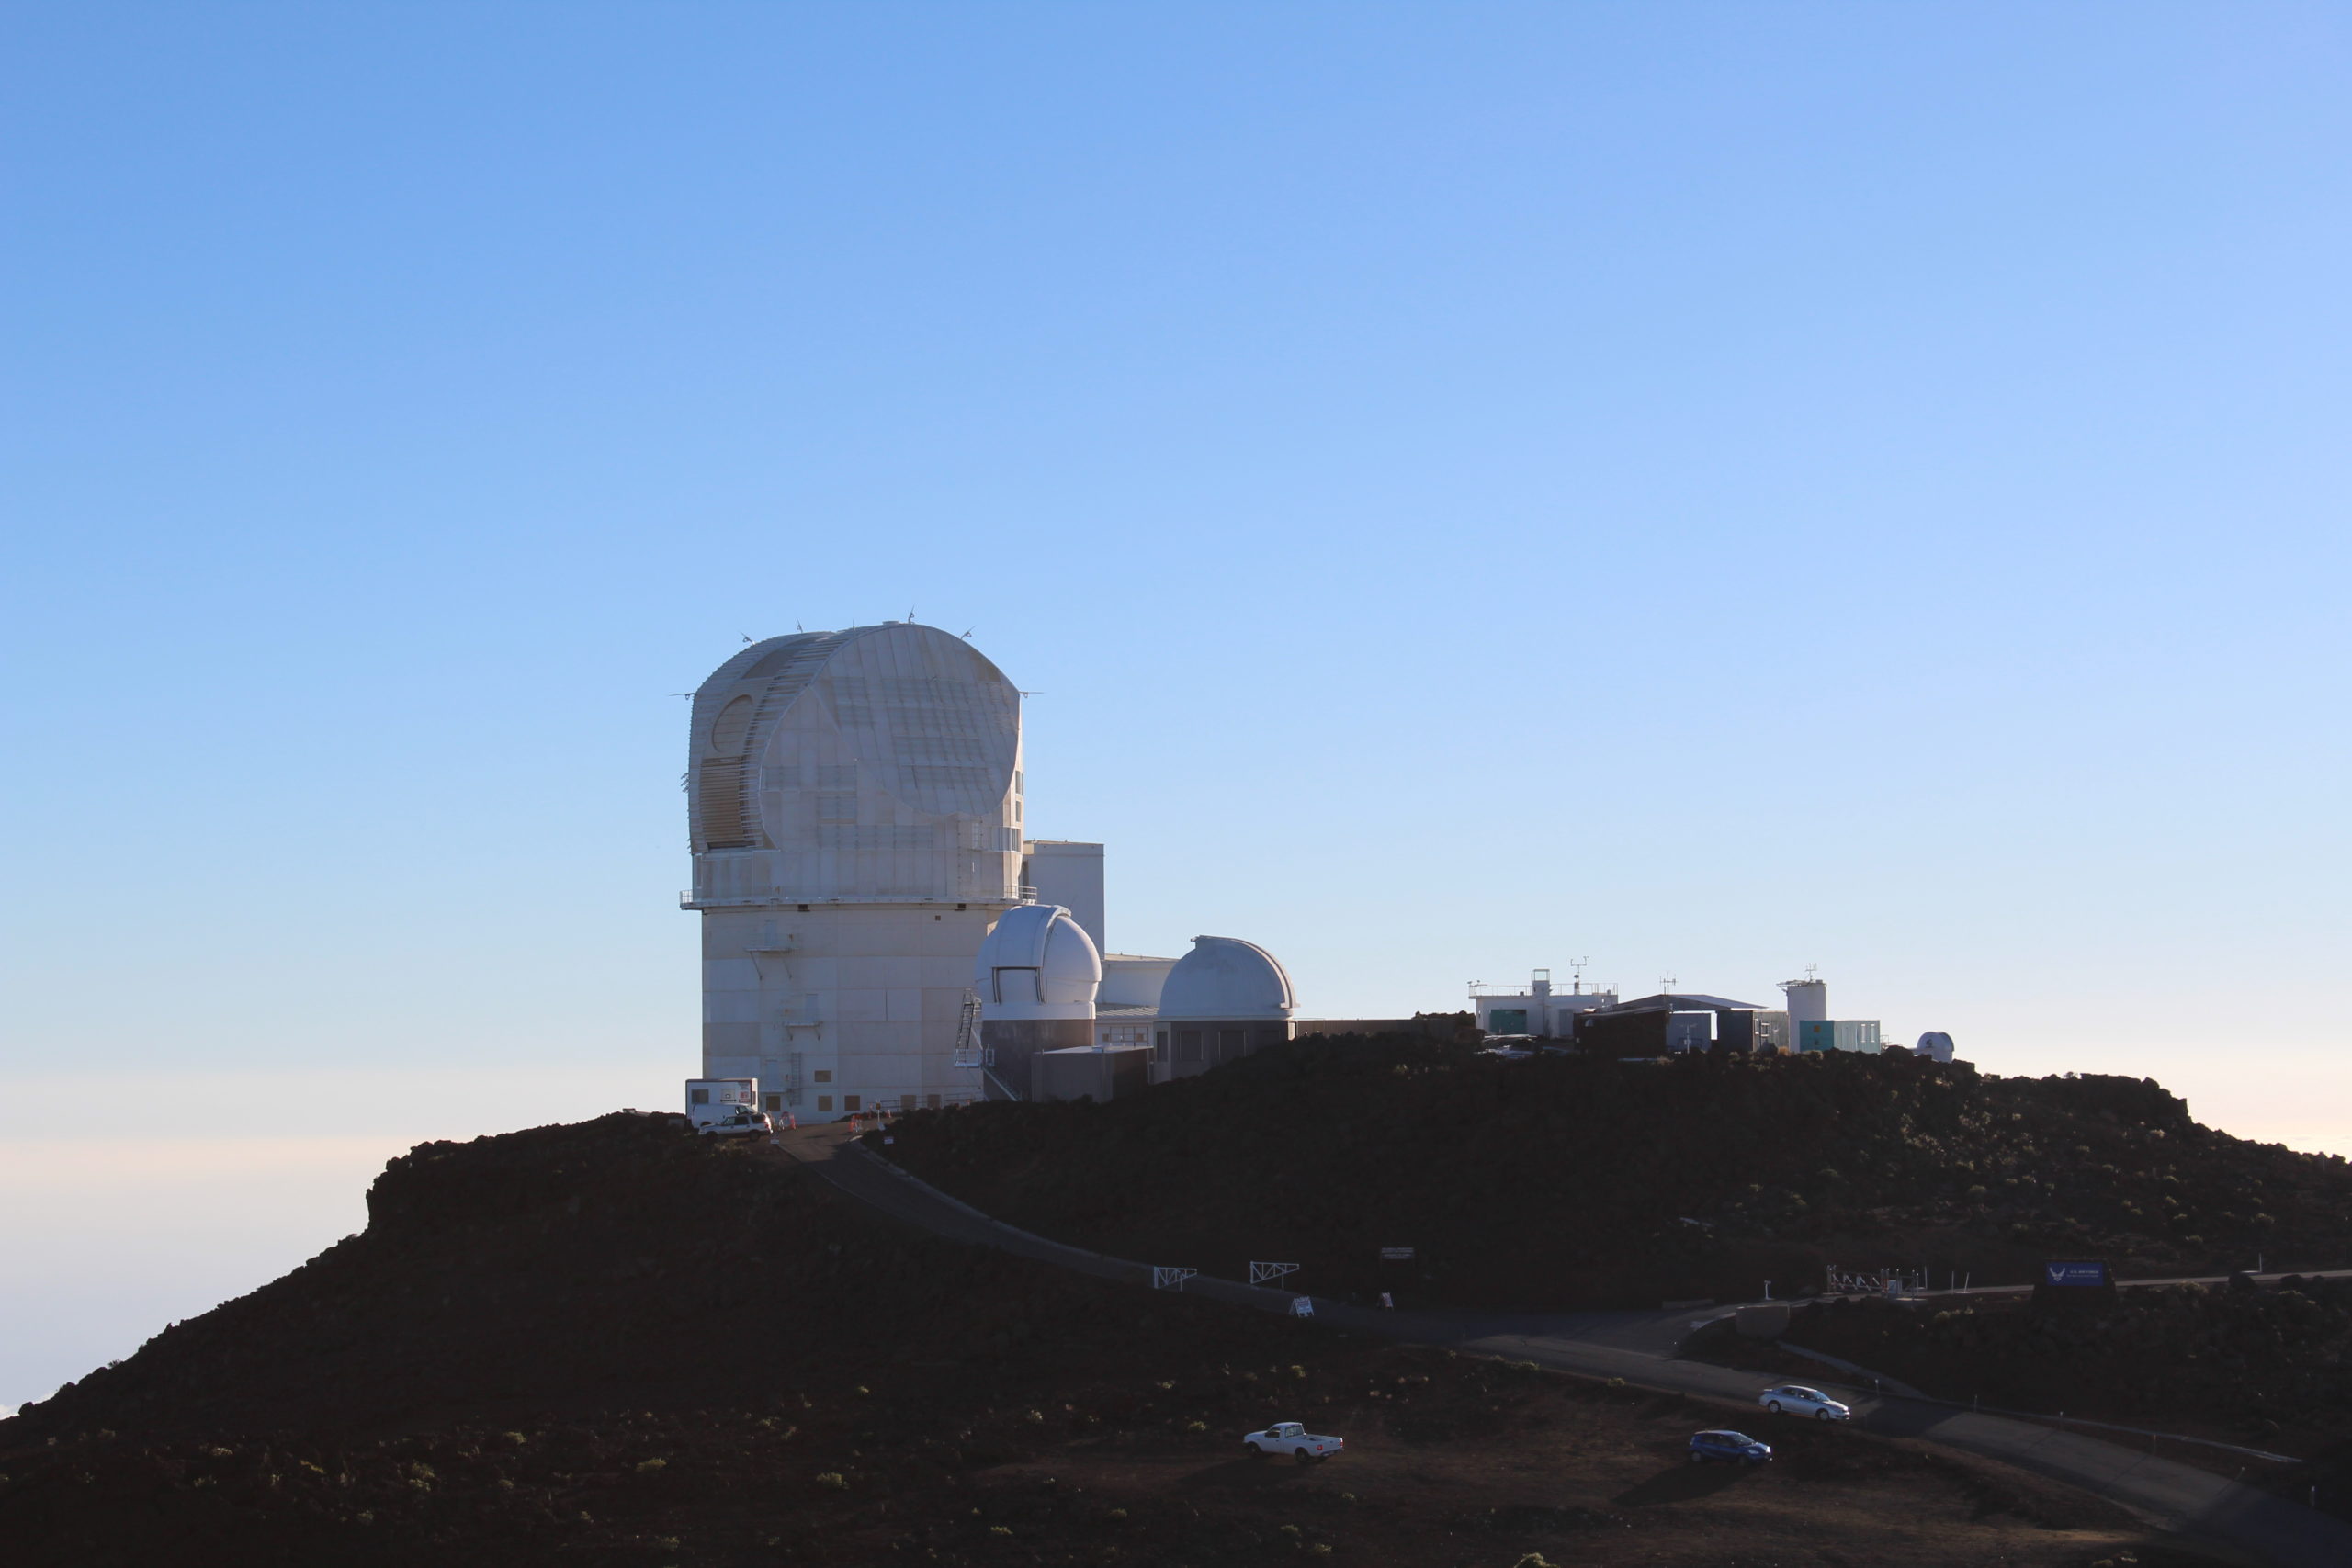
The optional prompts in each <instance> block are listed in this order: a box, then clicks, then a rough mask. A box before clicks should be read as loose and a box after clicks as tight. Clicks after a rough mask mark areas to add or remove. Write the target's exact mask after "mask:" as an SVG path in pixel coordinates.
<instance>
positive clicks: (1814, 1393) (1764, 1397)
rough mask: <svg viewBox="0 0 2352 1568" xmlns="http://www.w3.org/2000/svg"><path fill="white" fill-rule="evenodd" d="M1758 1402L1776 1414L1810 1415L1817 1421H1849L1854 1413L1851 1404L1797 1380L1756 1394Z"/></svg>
mask: <svg viewBox="0 0 2352 1568" xmlns="http://www.w3.org/2000/svg"><path fill="white" fill-rule="evenodd" d="M1756 1403H1757V1404H1760V1405H1762V1406H1763V1407H1764V1408H1765V1409H1767V1410H1769V1411H1770V1412H1771V1413H1772V1414H1773V1415H1775V1416H1781V1415H1788V1416H1812V1417H1813V1418H1814V1419H1815V1420H1816V1421H1848V1420H1851V1419H1852V1418H1853V1415H1854V1412H1853V1409H1852V1407H1851V1406H1849V1405H1844V1404H1838V1402H1837V1401H1836V1400H1834V1399H1832V1398H1830V1397H1829V1396H1828V1395H1827V1394H1826V1393H1822V1392H1821V1391H1820V1390H1819V1389H1817V1388H1807V1387H1805V1386H1804V1384H1803V1383H1796V1382H1792V1383H1783V1384H1781V1386H1780V1387H1779V1388H1768V1389H1766V1390H1765V1391H1764V1392H1763V1393H1759V1394H1758V1395H1757V1396H1756Z"/></svg>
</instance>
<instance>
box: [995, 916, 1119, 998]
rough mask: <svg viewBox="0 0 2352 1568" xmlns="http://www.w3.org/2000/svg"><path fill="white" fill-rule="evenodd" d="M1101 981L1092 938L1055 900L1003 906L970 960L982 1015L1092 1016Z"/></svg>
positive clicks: (1099, 959) (1099, 961)
mask: <svg viewBox="0 0 2352 1568" xmlns="http://www.w3.org/2000/svg"><path fill="white" fill-rule="evenodd" d="M1102 984H1103V955H1102V954H1101V953H1097V952H1096V951H1095V950H1094V939H1093V938H1092V937H1091V936H1088V935H1087V934H1086V928H1085V927H1083V926H1081V925H1080V924H1079V923H1078V922H1077V921H1076V920H1075V919H1071V918H1070V912H1069V910H1068V909H1065V908H1062V907H1061V906H1060V905H1058V904H1021V905H1017V906H1015V907H1014V908H1010V909H1007V910H1006V911H1005V912H1004V913H1003V914H1002V915H1001V916H1000V917H999V918H998V919H997V922H996V924H995V925H994V926H993V927H991V928H990V929H989V934H988V936H987V938H986V939H985V940H984V941H982V942H981V943H980V954H979V958H978V961H977V962H975V963H974V964H973V965H972V988H973V989H974V990H976V991H978V993H979V994H980V1016H981V1017H982V1018H995V1019H1038V1018H1092V1017H1093V1016H1094V993H1095V991H1096V989H1097V988H1098V987H1100V986H1101V985H1102Z"/></svg>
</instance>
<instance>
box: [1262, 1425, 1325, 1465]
mask: <svg viewBox="0 0 2352 1568" xmlns="http://www.w3.org/2000/svg"><path fill="white" fill-rule="evenodd" d="M1241 1441H1242V1443H1243V1445H1244V1446H1246V1447H1247V1448H1248V1449H1249V1450H1250V1454H1251V1456H1252V1457H1253V1458H1257V1459H1264V1458H1265V1457H1266V1456H1267V1455H1268V1454H1288V1455H1290V1456H1291V1458H1293V1459H1295V1460H1296V1461H1298V1462H1299V1463H1301V1464H1314V1463H1317V1461H1322V1460H1327V1459H1329V1458H1330V1457H1331V1456H1332V1455H1333V1454H1335V1453H1338V1452H1339V1451H1340V1450H1341V1449H1344V1448H1346V1447H1347V1446H1348V1440H1347V1439H1346V1438H1318V1437H1317V1436H1316V1435H1315V1434H1314V1433H1312V1432H1310V1431H1308V1430H1307V1429H1306V1427H1303V1426H1301V1425H1300V1424H1299V1423H1297V1422H1295V1421H1277V1422H1275V1423H1274V1424H1273V1425H1272V1426H1271V1427H1267V1428H1266V1429H1265V1430H1264V1431H1262V1432H1252V1433H1250V1435H1249V1436H1248V1437H1246V1438H1242V1439H1241Z"/></svg>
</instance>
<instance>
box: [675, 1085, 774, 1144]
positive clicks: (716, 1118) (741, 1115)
mask: <svg viewBox="0 0 2352 1568" xmlns="http://www.w3.org/2000/svg"><path fill="white" fill-rule="evenodd" d="M686 1122H687V1124H688V1125H689V1126H691V1127H693V1128H694V1130H695V1132H697V1133H717V1134H719V1135H721V1136H722V1137H724V1136H729V1135H741V1134H749V1133H772V1132H774V1131H775V1122H771V1121H769V1120H768V1118H767V1115H766V1113H765V1112H763V1111H761V1110H760V1086H759V1082H758V1080H757V1079H754V1078H688V1079H687V1080H686Z"/></svg>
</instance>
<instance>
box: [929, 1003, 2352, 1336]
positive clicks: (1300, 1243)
mask: <svg viewBox="0 0 2352 1568" xmlns="http://www.w3.org/2000/svg"><path fill="white" fill-rule="evenodd" d="M889 1152H890V1153H891V1154H892V1155H893V1156H895V1157H897V1158H899V1159H900V1160H901V1161H903V1162H904V1163H905V1164H906V1165H907V1166H908V1167H909V1168H910V1169H912V1170H913V1171H915V1172H916V1173H917V1174H918V1175H921V1176H922V1177H924V1178H925V1179H929V1180H931V1181H933V1182H934V1183H936V1184H937V1185H939V1186H941V1187H944V1188H945V1189H946V1190H949V1191H951V1192H954V1193H956V1195H957V1196H958V1197H961V1198H964V1199H966V1200H967V1201H970V1202H973V1203H975V1204H977V1205H978V1206H979V1207H981V1208H983V1209H986V1210H988V1211H989V1212H990V1213H996V1214H999V1215H1001V1217H1003V1218H1006V1219H1009V1220H1012V1221H1013V1222H1014V1223H1015V1224H1021V1225H1023V1226H1025V1227H1027V1228H1029V1229H1032V1230H1035V1231H1038V1232H1040V1233H1042V1234H1044V1235H1051V1236H1055V1237H1057V1238H1059V1239H1063V1240H1068V1241H1073V1242H1079V1243H1082V1244H1083V1245H1086V1246H1089V1247H1096V1248H1100V1249H1102V1250H1104V1251H1109V1252H1114V1253H1118V1254H1120V1255H1123V1256H1125V1257H1130V1258H1138V1259H1142V1260H1146V1261H1150V1262H1159V1263H1181V1264H1186V1265H1190V1266H1193V1267H1196V1268H1202V1269H1209V1270H1211V1271H1214V1272H1218V1273H1235V1274H1238V1273H1241V1272H1242V1271H1244V1270H1246V1269H1247V1266H1248V1264H1249V1262H1250V1260H1251V1259H1253V1258H1265V1259H1281V1260H1284V1261H1295V1262H1298V1263H1302V1264H1304V1265H1305V1266H1306V1267H1305V1269H1304V1270H1303V1271H1302V1272H1301V1273H1300V1274H1299V1275H1298V1276H1297V1277H1296V1278H1297V1280H1298V1284H1299V1287H1300V1288H1301V1289H1306V1290H1309V1291H1319V1292H1326V1293H1331V1294H1339V1293H1343V1292H1352V1293H1369V1292H1376V1291H1381V1290H1387V1291H1390V1292H1393V1293H1394V1294H1396V1295H1397V1299H1398V1302H1399V1303H1400V1304H1403V1303H1406V1302H1407V1301H1408V1299H1409V1300H1412V1301H1416V1302H1422V1303H1461V1304H1473V1303H1476V1304H1495V1305H1516V1306H1531V1307H1554V1306H1568V1305H1581V1304H1635V1303H1644V1302H1647V1303H1655V1302H1657V1300H1660V1299H1665V1298H1672V1297H1681V1296H1715V1297H1720V1298H1724V1299H1748V1298H1752V1297H1754V1296H1756V1295H1757V1294H1758V1293H1759V1292H1761V1290H1762V1287H1763V1283H1764V1281H1765V1280H1768V1279H1769V1280H1774V1281H1776V1288H1777V1290H1778V1291H1779V1292H1780V1293H1781V1294H1787V1293H1790V1292H1792V1290H1794V1289H1796V1288H1800V1287H1802V1286H1803V1285H1804V1284H1806V1283H1808V1282H1809V1283H1812V1284H1814V1285H1818V1284H1820V1283H1821V1281H1822V1278H1823V1274H1822V1269H1823V1265H1824V1263H1825V1262H1836V1263H1839V1264H1842V1265H1846V1266H1849V1267H1878V1266H1905V1267H1921V1266H1924V1267H1927V1268H1928V1269H1931V1270H1932V1271H1933V1272H1934V1273H1935V1274H1936V1276H1937V1278H1938V1281H1939V1282H1940V1281H1941V1280H1942V1278H1943V1277H1944V1275H1945V1274H1946V1273H1947V1272H1950V1271H1961V1272H1966V1273H1972V1274H1973V1276H1974V1278H1975V1280H1976V1282H1977V1283H1980V1284H1984V1283H1997V1282H2005V1281H2022V1280H2028V1279H2030V1277H2031V1273H2032V1270H2033V1269H2034V1268H2035V1267H2036V1265H2037V1263H2038V1262H2039V1260H2040V1259H2041V1258H2044V1257H2049V1256H2064V1257H2074V1256H2081V1257H2088V1258H2107V1259H2109V1260H2110V1261H2111V1262H2113V1263H2114V1264H2115V1265H2116V1266H2117V1267H2118V1268H2119V1269H2121V1270H2123V1271H2125V1272H2127V1273H2135V1274H2140V1275H2148V1276H2153V1275H2158V1274H2165V1273H2174V1272H2181V1273H2199V1272H2207V1271H2227V1270H2229V1269H2237V1268H2242V1267H2246V1266H2249V1265H2251V1264H2252V1263H2253V1261H2254V1259H2255V1257H2256V1253H2257V1252H2259V1253H2261V1254H2263V1255H2264V1256H2265V1257H2266V1258H2267V1260H2268V1263H2269V1266H2270V1267H2271V1268H2273V1269H2278V1268H2296V1267H2323V1266H2340V1265H2343V1264H2345V1263H2347V1262H2352V1168H2347V1167H2346V1164H2345V1162H2344V1161H2343V1160H2342V1158H2341V1157H2323V1156H2312V1155H2301V1154H2295V1153H2292V1152H2290V1151H2289V1150H2286V1149H2283V1148H2279V1147H2277V1146H2275V1145H2256V1144H2249V1143H2245V1142H2244V1141H2242V1140H2239V1139H2236V1138H2232V1137H2229V1136H2227V1135H2226V1134H2221V1133H2216V1132H2214V1131H2212V1130H2211V1129H2210V1128H2206V1127H2202V1126H2199V1125H2198V1124H2197V1122H2194V1121H2192V1120H2191V1119H2190V1117H2189V1115H2188V1108H2187V1107H2186V1106H2185V1105H2184V1104H2183V1103H2182V1102H2181V1100H2179V1099H2177V1097H2175V1096H2173V1095H2171V1094H2168V1093H2166V1092H2165V1090H2164V1089H2162V1088H2161V1087H2159V1086H2158V1085H2156V1084H2155V1083H2153V1082H2149V1081H2144V1080H2135V1079H2129V1078H2115V1077H2079V1078H2078V1077H2063V1078H2040V1079H2027V1078H2000V1077H1989V1076H1985V1075H1981V1074H1979V1073H1978V1072H1976V1071H1975V1070H1974V1069H1973V1068H1972V1067H1970V1066H1966V1065H1964V1064H1946V1065H1939V1064H1937V1063H1934V1062H1929V1061H1926V1060H1923V1059H1921V1058H1918V1057H1915V1056H1911V1055H1883V1056H1864V1055H1855V1054H1821V1055H1806V1056H1775V1057H1756V1056H1745V1055H1727V1056H1726V1055H1691V1056H1686V1057H1682V1058H1679V1059H1676V1060H1674V1061H1671V1062H1667V1063H1661V1064H1657V1065H1627V1064H1623V1063H1619V1062H1616V1061H1612V1060H1593V1059H1579V1058H1568V1057H1559V1058H1553V1057H1544V1058H1539V1059H1536V1060H1531V1061H1524V1062H1507V1061H1503V1060H1500V1059H1498V1058H1496V1057H1493V1056H1486V1055H1477V1054H1476V1053H1474V1052H1470V1051H1466V1050H1464V1049H1461V1048H1459V1047H1446V1046H1440V1045H1433V1044H1430V1043H1421V1042H1415V1041H1408V1040H1403V1039H1384V1040H1379V1041H1370V1042H1367V1041H1363V1040H1360V1039H1359V1040H1352V1041H1349V1040H1342V1041H1331V1042H1325V1041H1305V1042H1300V1043H1297V1044H1295V1045H1294V1046H1292V1047H1290V1048H1288V1049H1285V1050H1283V1051H1279V1052H1268V1053H1263V1054H1261V1055H1256V1056H1252V1057H1249V1058H1247V1059H1245V1060H1243V1061H1240V1062H1237V1063H1234V1064H1231V1065H1229V1066H1225V1067H1222V1068H1219V1069H1218V1070H1216V1071H1215V1072H1212V1073H1209V1074H1206V1075H1204V1076H1203V1077H1196V1078H1191V1079H1186V1080H1184V1081H1182V1082H1179V1083H1175V1084H1171V1085H1168V1086H1165V1087H1163V1088H1159V1089H1153V1090H1152V1091H1150V1092H1148V1093H1147V1094H1143V1095H1140V1096H1138V1097H1136V1098H1135V1099H1133V1100H1123V1101H1116V1102H1114V1103H1111V1104H1107V1105H1096V1104H1093V1103H1091V1102H1080V1103H1077V1104H1064V1105H1020V1104H1002V1103H1000V1104H989V1105H982V1106H978V1107H974V1108H971V1109H968V1110H965V1111H956V1112H953V1113H947V1114H924V1115H918V1116H914V1117H911V1118H910V1119H908V1120H907V1121H906V1122H903V1123H901V1124H900V1125H899V1127H898V1128H897V1129H896V1134H895V1142H894V1144H893V1145H892V1147H891V1149H890V1151H889ZM1382 1247H1413V1248H1415V1249H1416V1259H1415V1262H1414V1263H1413V1264H1411V1265H1409V1266H1402V1267H1400V1266H1396V1265H1384V1264H1382V1263H1381V1262H1380V1261H1379V1249H1380V1248H1382Z"/></svg>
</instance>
